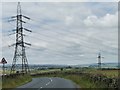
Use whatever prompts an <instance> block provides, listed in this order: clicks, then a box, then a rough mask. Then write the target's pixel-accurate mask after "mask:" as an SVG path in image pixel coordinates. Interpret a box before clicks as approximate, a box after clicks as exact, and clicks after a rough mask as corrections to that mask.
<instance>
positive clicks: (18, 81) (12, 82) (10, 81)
mask: <svg viewBox="0 0 120 90" xmlns="http://www.w3.org/2000/svg"><path fill="white" fill-rule="evenodd" d="M31 80H32V78H31V76H30V75H24V76H22V75H19V76H15V77H7V78H3V79H2V88H15V87H18V86H20V85H22V84H25V83H27V82H29V81H31Z"/></svg>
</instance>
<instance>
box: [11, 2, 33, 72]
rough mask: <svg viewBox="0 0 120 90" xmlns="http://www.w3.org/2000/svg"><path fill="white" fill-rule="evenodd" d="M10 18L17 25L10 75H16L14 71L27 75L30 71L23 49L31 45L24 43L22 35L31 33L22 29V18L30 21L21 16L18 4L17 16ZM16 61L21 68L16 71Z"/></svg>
mask: <svg viewBox="0 0 120 90" xmlns="http://www.w3.org/2000/svg"><path fill="white" fill-rule="evenodd" d="M12 18H14V20H16V23H17V24H16V30H15V31H16V43H15V44H13V45H15V53H14V57H13V62H12V67H11V71H10V74H14V73H16V71H18V72H20V73H28V72H29V71H30V70H29V65H28V61H27V57H26V53H25V47H26V46H25V44H26V45H31V44H29V43H26V42H24V36H25V35H24V34H23V32H24V30H26V31H29V32H32V31H31V30H28V29H26V28H24V27H23V23H26V22H25V21H23V18H26V19H30V18H29V17H27V16H24V15H22V12H21V5H20V2H18V5H17V15H16V16H13V17H12ZM17 61H20V62H21V64H20V66H19V67H21V68H20V70H17V69H16V67H17Z"/></svg>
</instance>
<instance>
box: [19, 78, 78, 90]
mask: <svg viewBox="0 0 120 90" xmlns="http://www.w3.org/2000/svg"><path fill="white" fill-rule="evenodd" d="M18 88H21V89H23V88H33V90H58V89H61V90H76V88H77V85H76V84H75V83H73V82H72V81H70V80H67V79H63V78H59V77H50V78H49V77H43V78H33V79H32V81H31V82H29V83H27V84H25V85H22V86H20V87H18Z"/></svg>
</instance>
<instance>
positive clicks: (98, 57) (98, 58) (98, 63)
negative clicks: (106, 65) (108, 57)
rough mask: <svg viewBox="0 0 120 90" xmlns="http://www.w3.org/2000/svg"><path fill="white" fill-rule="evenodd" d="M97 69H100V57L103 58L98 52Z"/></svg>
mask: <svg viewBox="0 0 120 90" xmlns="http://www.w3.org/2000/svg"><path fill="white" fill-rule="evenodd" d="M97 58H98V69H101V59H102V58H104V57H102V56H101V53H99V54H98V57H97Z"/></svg>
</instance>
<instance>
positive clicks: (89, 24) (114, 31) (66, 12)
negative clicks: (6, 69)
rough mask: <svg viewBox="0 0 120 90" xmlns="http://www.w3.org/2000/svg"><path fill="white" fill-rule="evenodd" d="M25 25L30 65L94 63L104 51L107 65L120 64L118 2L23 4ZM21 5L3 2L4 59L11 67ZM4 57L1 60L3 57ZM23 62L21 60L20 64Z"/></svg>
mask: <svg viewBox="0 0 120 90" xmlns="http://www.w3.org/2000/svg"><path fill="white" fill-rule="evenodd" d="M21 6H22V13H23V14H24V15H26V16H28V17H30V18H31V20H26V19H24V20H25V21H26V22H27V23H26V24H24V25H23V26H24V27H25V28H28V29H30V30H32V33H29V32H26V31H24V34H25V35H26V36H25V37H24V40H25V42H28V43H31V46H28V47H27V48H26V55H27V59H28V62H29V63H30V64H67V65H78V64H92V63H97V55H98V53H99V52H101V54H102V56H103V57H104V58H103V59H102V62H103V63H106V62H118V3H117V2H22V3H21ZM16 8H17V2H2V16H1V19H2V22H1V23H2V25H0V27H2V31H0V33H1V34H0V37H2V43H0V45H1V46H2V50H1V51H2V52H0V53H2V57H5V58H6V60H7V61H8V64H11V63H12V60H13V56H14V48H15V47H14V46H13V47H9V46H10V45H12V44H13V43H15V34H14V33H15V32H13V31H12V30H14V29H15V27H16V22H15V21H12V22H8V21H9V20H11V16H15V15H16V12H17V11H16ZM2 57H1V58H2ZM17 62H18V63H20V61H17Z"/></svg>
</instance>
